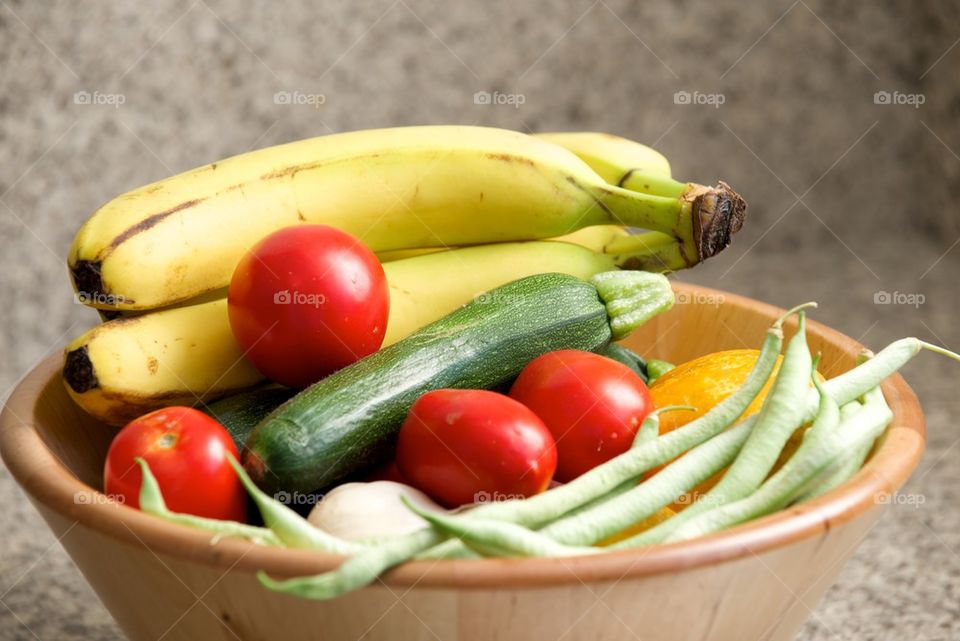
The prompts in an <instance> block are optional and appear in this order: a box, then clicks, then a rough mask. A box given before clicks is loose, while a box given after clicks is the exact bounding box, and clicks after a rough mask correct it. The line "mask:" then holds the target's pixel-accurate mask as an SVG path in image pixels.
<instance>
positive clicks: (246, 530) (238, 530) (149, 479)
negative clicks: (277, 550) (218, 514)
mask: <svg viewBox="0 0 960 641" xmlns="http://www.w3.org/2000/svg"><path fill="white" fill-rule="evenodd" d="M135 460H136V462H137V464H138V465H139V466H140V471H141V477H142V479H143V480H142V481H141V483H140V495H139V503H140V510H141V511H142V512H144V513H146V514H151V515H153V516H157V517H160V518H162V519H164V520H165V521H170V522H172V523H179V524H180V525H188V526H190V527H193V528H198V529H201V530H206V531H208V532H212V533H213V534H215V535H217V537H221V536H231V537H239V538H244V539H248V540H250V541H253V542H254V543H262V544H264V545H282V543H281V542H280V539H279V538H277V535H276V534H274V533H273V532H272V531H270V530H269V529H267V528H264V527H256V526H253V525H247V524H246V523H237V522H236V521H222V520H220V519H208V518H205V517H202V516H194V515H192V514H181V513H179V512H171V511H170V510H169V509H168V508H167V504H166V502H165V501H164V500H163V494H162V493H161V492H160V486H159V484H158V483H157V479H156V477H155V476H154V475H153V472H151V471H150V466H149V465H148V464H147V462H146V461H145V460H143V459H142V458H140V457H137V458H136V459H135Z"/></svg>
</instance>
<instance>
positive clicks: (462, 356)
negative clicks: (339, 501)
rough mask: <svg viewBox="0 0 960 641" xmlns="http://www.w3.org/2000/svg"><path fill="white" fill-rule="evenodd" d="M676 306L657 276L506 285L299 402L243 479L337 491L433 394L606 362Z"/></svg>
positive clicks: (276, 425) (611, 275) (275, 423)
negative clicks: (556, 364)
mask: <svg viewBox="0 0 960 641" xmlns="http://www.w3.org/2000/svg"><path fill="white" fill-rule="evenodd" d="M672 304H673V292H672V290H671V289H670V284H669V282H668V281H667V279H666V278H665V277H663V276H662V275H659V274H651V273H647V272H605V273H602V274H598V275H596V276H595V277H594V278H593V279H591V281H590V282H589V283H587V282H584V281H582V280H579V279H577V278H575V277H573V276H568V275H565V274H538V275H535V276H530V277H527V278H523V279H520V280H517V281H514V282H512V283H508V284H507V285H504V286H502V287H498V288H496V289H494V290H491V291H490V292H489V293H488V295H487V296H485V297H483V298H482V299H477V300H475V301H474V302H471V303H469V304H467V305H465V306H463V307H461V308H460V309H458V310H456V311H454V312H452V313H451V314H449V315H447V316H445V317H443V318H441V319H440V320H437V321H435V322H433V323H431V324H429V325H427V326H426V327H424V328H422V329H421V330H419V331H417V332H415V333H413V334H411V335H410V336H409V337H407V338H405V339H404V340H402V341H400V342H398V343H395V344H393V345H391V346H389V347H386V348H384V349H382V350H380V351H379V352H376V353H374V354H372V355H370V356H368V357H366V358H364V359H362V360H360V361H358V362H356V363H354V364H353V365H350V366H348V367H345V368H344V369H342V370H340V371H338V372H336V373H334V374H332V375H330V376H328V377H327V378H325V379H323V380H321V381H319V382H318V383H316V384H314V385H313V386H311V387H309V388H307V389H306V390H304V391H302V392H300V393H299V394H297V395H296V396H294V397H293V398H292V399H290V400H289V401H287V402H286V403H284V404H283V405H282V406H280V407H279V408H277V409H276V410H275V411H274V412H272V413H271V414H270V415H269V416H267V417H266V418H265V419H264V420H263V422H261V423H260V424H259V425H257V427H256V428H255V429H254V430H253V433H252V434H251V435H250V438H249V439H248V440H247V443H246V448H245V450H244V457H243V458H244V467H245V468H246V469H247V471H248V473H249V474H250V476H251V477H252V478H253V479H254V480H255V481H256V482H257V483H258V484H259V485H261V486H263V487H265V488H268V489H271V490H286V491H289V492H312V491H314V490H317V489H320V488H323V487H326V486H329V485H330V484H332V483H334V482H336V481H338V480H340V479H342V478H344V477H346V476H347V475H349V474H350V473H352V472H356V471H359V470H362V469H365V468H368V467H371V466H373V465H376V464H377V463H380V462H383V461H384V460H386V458H387V457H388V456H389V455H390V452H391V451H392V448H393V445H394V441H395V437H396V434H397V431H398V430H399V428H400V425H401V423H402V422H403V419H404V418H405V417H406V415H407V412H408V410H409V409H410V406H411V405H413V402H414V401H415V400H417V398H419V397H420V396H421V395H422V394H424V393H425V392H428V391H430V390H434V389H441V388H461V389H473V388H476V389H489V388H492V387H496V386H497V385H500V384H502V383H504V382H506V381H509V380H510V379H512V378H513V377H515V376H516V375H517V374H518V373H519V372H520V370H521V369H523V367H524V366H525V365H526V364H527V363H528V362H529V361H531V360H533V359H534V358H536V357H537V356H540V355H542V354H545V353H547V352H551V351H554V350H558V349H582V350H588V351H598V350H600V349H603V348H604V347H606V346H607V344H609V343H610V341H611V340H612V339H619V338H622V337H623V336H624V335H626V334H628V333H629V332H630V331H632V330H633V329H634V328H635V327H637V326H639V325H640V324H642V323H643V322H645V321H646V320H647V319H649V318H650V317H651V316H653V315H655V314H657V313H660V312H661V311H664V310H665V309H668V308H669V307H670V306H671V305H672Z"/></svg>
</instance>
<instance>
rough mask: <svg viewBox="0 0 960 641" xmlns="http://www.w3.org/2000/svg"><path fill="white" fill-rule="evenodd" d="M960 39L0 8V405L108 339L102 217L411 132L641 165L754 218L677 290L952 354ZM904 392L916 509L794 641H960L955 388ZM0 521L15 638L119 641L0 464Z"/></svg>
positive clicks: (666, 6)
mask: <svg viewBox="0 0 960 641" xmlns="http://www.w3.org/2000/svg"><path fill="white" fill-rule="evenodd" d="M958 18H960V5H958V3H957V2H933V1H928V2H893V3H852V2H847V3H830V2H826V1H820V0H795V1H793V0H774V1H771V2H765V3H762V4H751V5H747V4H744V3H739V2H734V1H733V0H724V1H719V2H717V1H714V2H710V1H708V0H702V1H697V2H693V1H683V2H680V1H677V2H645V3H639V2H629V1H626V0H596V1H593V0H576V1H568V2H564V3H559V2H548V1H547V0H529V1H527V2H513V1H510V0H498V1H495V2H484V3H479V2H478V3H450V2H442V1H440V0H393V1H391V0H377V1H362V2H350V3H346V2H343V3H334V2H313V3H308V2H303V1H302V0H299V1H298V0H288V1H285V2H260V3H244V2H240V0H176V1H170V0H164V1H160V2H123V3H120V2H113V3H108V2H103V1H101V0H62V1H59V2H43V3H40V2H28V1H26V0H0V150H2V154H0V156H2V162H0V255H2V256H3V262H4V269H3V273H2V276H0V301H2V304H0V354H2V356H3V358H2V359H0V391H2V390H9V388H10V387H11V386H12V385H13V384H14V383H15V381H16V380H17V379H18V378H19V377H20V376H21V375H22V374H23V373H24V372H26V371H27V370H28V369H29V368H30V367H32V366H33V365H34V364H35V363H36V362H37V361H38V360H40V359H41V358H43V357H44V356H45V355H46V354H48V353H50V352H51V351H54V350H57V349H59V348H60V347H61V346H62V345H63V343H64V342H65V341H66V340H67V339H68V338H69V337H72V336H73V335H76V334H77V333H79V332H80V331H81V330H82V329H83V328H84V327H86V326H88V325H90V324H92V323H93V322H94V321H95V317H94V316H93V314H92V313H90V312H89V311H87V310H85V309H83V308H82V307H80V306H77V305H74V304H73V303H72V297H71V291H70V288H69V286H68V282H67V278H66V272H65V268H64V255H65V253H66V250H67V247H68V244H69V242H70V239H71V237H72V235H73V234H74V232H75V231H76V229H77V228H78V226H79V225H80V224H81V222H82V221H83V220H84V218H85V217H86V216H87V215H88V214H89V213H90V212H91V211H92V210H93V209H94V208H95V207H96V206H97V205H99V204H100V203H102V202H103V201H105V200H107V199H109V198H110V197H112V196H114V195H116V194H118V193H120V192H123V191H125V190H127V189H130V188H132V187H135V186H138V185H140V184H142V183H145V182H148V181H152V180H155V179H158V178H161V177H163V176H166V175H168V174H171V173H175V172H178V171H181V170H184V169H188V168H190V167H193V166H196V165H199V164H202V163H206V162H209V161H213V160H216V159H218V158H221V157H224V156H228V155H231V154H235V153H239V152H243V151H245V150H247V149H250V148H252V147H258V146H264V145H270V144H275V143H279V142H283V141H288V140H293V139H297V138H302V137H306V136H312V135H317V134H323V133H326V132H330V131H341V130H349V129H355V128H367V127H376V126H388V125H401V124H411V123H440V122H455V123H467V124H473V123H482V124H490V125H499V126H505V127H511V128H516V129H520V130H554V129H595V130H605V131H610V132H615V133H619V134H623V135H627V136H630V137H633V138H636V139H638V140H641V141H645V142H648V143H653V144H655V145H656V146H657V147H659V148H660V149H662V150H663V151H664V152H665V153H667V155H668V156H669V157H670V158H671V159H672V161H673V166H674V171H675V174H676V175H678V176H680V177H683V178H685V179H689V180H696V181H699V182H713V181H715V180H716V179H718V178H722V179H724V180H727V181H729V182H730V183H732V184H734V185H735V186H736V187H737V188H738V189H739V190H740V191H741V193H743V194H744V195H745V196H746V198H747V199H748V200H749V202H750V219H749V221H748V224H747V226H746V227H745V228H744V230H743V231H742V233H741V234H740V235H739V236H738V237H737V238H736V242H735V244H734V245H733V246H732V247H731V248H730V249H729V250H728V251H727V252H725V253H724V254H723V255H721V256H719V257H717V258H715V259H713V260H711V261H710V262H709V263H708V264H707V265H705V266H701V267H699V268H697V269H695V270H693V271H692V272H690V273H684V274H681V275H680V276H679V278H681V279H684V280H690V281H695V282H699V283H705V284H709V285H712V286H717V287H720V288H724V289H728V290H731V291H735V292H739V293H743V294H747V295H749V296H754V297H757V298H761V299H764V300H768V301H771V302H773V303H777V304H780V305H789V304H794V303H797V302H799V301H803V300H808V299H816V300H819V301H820V302H821V304H822V307H821V309H820V311H818V312H817V314H816V317H817V318H818V319H820V320H822V321H824V322H826V323H828V324H830V325H832V326H834V327H837V328H838V329H840V330H842V331H844V332H846V333H848V334H850V335H851V336H854V337H859V338H860V340H861V341H863V342H864V343H866V344H868V345H871V346H881V345H883V344H885V343H886V342H887V341H889V340H890V339H893V338H895V337H900V336H903V335H908V334H914V335H917V336H920V337H923V338H926V339H929V340H933V341H936V342H939V343H942V344H945V345H947V346H949V347H951V348H953V349H958V348H960V329H958V324H957V321H956V319H957V315H958V313H960V304H958V294H957V282H958V277H960V270H958V267H960V248H957V247H956V246H957V244H958V242H960V236H958V235H960V217H958V208H957V205H956V203H957V196H956V194H957V190H958V188H960V156H958V153H960V126H958V122H960V89H958V84H957V79H958V77H960V74H958V71H960V46H957V44H958V38H960V20H958ZM280 91H287V92H300V93H301V94H309V95H322V96H323V104H322V105H320V106H319V107H317V108H315V107H313V106H310V105H283V104H276V102H275V100H274V94H275V93H276V92H280ZM477 91H490V92H492V91H500V92H502V93H506V94H515V95H516V96H519V98H517V99H515V100H514V101H513V102H522V103H523V104H522V105H519V106H517V107H514V106H511V105H477V104H474V99H473V96H474V93H475V92H477ZM678 91H686V92H689V93H690V94H691V95H693V96H694V100H693V101H692V102H696V101H698V100H705V98H699V97H702V96H705V95H708V94H719V95H720V96H722V101H723V104H722V105H720V106H719V107H713V106H711V105H707V104H688V105H683V104H675V101H674V95H675V92H678ZM884 91H885V92H890V94H891V95H892V99H891V101H890V102H891V103H896V102H901V101H906V102H914V103H916V102H920V101H921V100H922V102H923V104H920V105H918V106H915V105H911V104H877V103H876V102H875V97H874V96H875V93H876V92H884ZM77 92H88V94H90V96H91V100H90V102H91V103H94V104H78V103H82V102H83V101H82V100H75V95H77ZM695 92H696V93H695ZM894 92H897V93H894ZM81 95H82V94H81ZM911 96H912V98H911ZM918 96H919V97H918ZM718 101H719V99H714V100H713V102H718ZM119 102H122V104H116V103H119ZM98 103H99V104H98ZM105 103H106V104H105ZM109 103H114V104H109ZM225 233H228V231H227V230H225ZM881 292H890V293H893V292H899V293H901V294H919V295H922V296H923V297H924V300H923V303H922V304H920V305H916V306H911V305H905V304H875V297H877V296H879V295H880V294H879V293H881ZM915 298H916V297H915ZM881 299H882V296H881ZM905 375H906V377H907V379H908V380H909V381H910V382H911V383H912V384H913V385H914V386H915V388H916V390H917V392H918V393H919V395H920V398H921V400H922V401H923V404H924V407H925V409H926V411H927V416H928V421H929V432H930V446H929V451H928V453H927V455H926V457H925V459H924V461H923V463H922V464H921V468H920V470H919V471H918V472H917V473H916V474H915V475H914V477H913V479H912V480H911V481H910V483H909V484H908V486H907V487H906V488H905V490H904V491H905V492H907V493H908V494H909V495H912V496H914V497H923V500H924V503H923V504H922V505H921V506H919V507H912V506H905V505H903V506H895V507H893V508H891V509H890V510H888V512H887V515H886V516H885V517H884V518H883V519H882V520H881V522H880V523H879V524H878V525H877V527H876V528H875V529H874V530H873V531H872V532H871V533H870V535H869V537H868V538H867V539H866V540H865V541H864V543H863V545H862V546H861V547H860V549H859V551H858V552H857V554H856V556H855V557H854V559H853V560H852V561H851V562H850V564H849V565H848V566H847V567H846V568H845V569H844V571H843V573H842V575H841V577H840V580H839V582H838V583H837V584H836V585H835V586H834V587H833V588H832V589H831V590H830V592H829V593H828V595H827V597H826V599H825V600H824V601H823V602H822V603H821V604H820V605H819V606H818V607H817V609H816V610H815V611H814V612H812V613H811V616H810V620H809V623H808V625H807V626H806V627H805V629H804V630H803V632H802V634H801V637H800V638H802V639H804V640H805V641H825V640H827V639H831V640H833V639H857V640H859V641H867V640H871V639H875V640H891V641H894V640H895V641H900V640H902V639H905V638H909V639H917V640H933V639H944V640H946V639H954V640H955V639H958V638H960V594H958V592H957V590H958V586H960V556H958V554H960V504H958V501H960V489H958V488H960V448H958V447H957V443H958V437H960V433H958V432H957V422H956V417H957V416H958V415H960V393H958V392H960V389H958V387H960V386H958V383H957V381H958V380H960V378H958V375H960V370H958V368H957V365H956V364H955V363H951V362H948V361H946V360H945V359H939V358H936V357H933V356H930V355H923V356H922V357H920V358H919V359H918V360H917V361H916V362H914V363H912V364H911V365H910V366H908V367H907V368H906V371H905ZM0 514H2V515H3V518H2V521H3V523H4V525H5V528H4V536H3V540H2V542H0V551H2V552H0V639H43V640H48V639H57V640H61V641H69V640H74V639H77V640H79V639H83V640H85V641H92V640H95V639H117V638H119V637H120V633H119V631H118V629H117V628H116V626H115V625H114V623H113V622H112V621H111V619H110V617H109V615H108V614H107V612H106V611H105V610H104V609H103V608H102V606H101V605H100V604H99V602H98V601H97V600H96V598H95V596H94V595H93V593H92V592H91V591H90V589H89V588H88V587H87V586H86V584H85V583H84V581H83V579H82V578H81V576H80V574H79V573H78V572H77V570H76V569H75V568H74V566H73V565H72V564H71V563H70V561H69V560H68V559H67V557H66V556H65V554H64V553H63V551H62V549H61V548H60V547H59V545H58V543H57V542H56V541H55V540H54V539H53V537H52V536H51V535H50V534H49V533H48V532H47V530H46V528H45V526H44V525H43V523H42V522H41V520H40V518H39V517H38V516H37V514H36V513H35V512H34V511H33V509H32V508H31V507H30V506H29V505H28V503H27V501H26V500H25V498H24V497H23V495H22V493H21V492H20V491H19V489H17V488H16V486H15V485H14V483H13V481H12V480H11V479H10V476H9V474H8V473H7V472H6V470H5V469H2V468H0ZM105 562H106V560H105ZM695 608H696V604H691V609H692V610H693V609H695Z"/></svg>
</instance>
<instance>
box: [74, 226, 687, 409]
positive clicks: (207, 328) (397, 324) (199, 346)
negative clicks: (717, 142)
mask: <svg viewBox="0 0 960 641" xmlns="http://www.w3.org/2000/svg"><path fill="white" fill-rule="evenodd" d="M671 244H672V247H673V250H674V251H673V253H672V254H671V253H670V252H664V251H663V249H662V245H666V246H670V245H671ZM615 246H616V248H617V253H616V254H604V253H600V252H596V251H591V250H589V249H587V248H585V247H582V246H580V245H576V244H572V243H565V242H553V241H533V242H526V243H503V244H496V245H481V246H477V247H468V248H464V249H456V250H451V251H447V252H439V253H434V254H428V255H425V256H419V257H416V258H409V259H406V260H398V261H394V262H389V263H386V264H385V265H384V271H385V272H386V275H387V281H388V283H389V285H390V317H389V321H388V324H387V334H386V337H385V344H391V343H393V342H396V341H397V340H399V339H401V338H403V337H404V336H407V335H408V334H410V333H411V332H413V331H415V330H416V329H418V328H420V327H422V326H423V325H425V324H427V323H429V322H431V321H433V320H436V319H437V318H440V317H441V316H443V315H445V314H447V313H449V312H451V311H453V310H454V309H456V308H457V307H459V306H461V305H463V304H464V303H466V302H468V301H470V300H471V299H472V298H473V297H475V296H477V295H479V294H481V293H483V292H486V291H487V290H489V289H492V288H494V287H497V286H499V285H502V284H504V283H507V282H510V281H512V280H516V279H517V278H522V277H524V276H529V275H532V274H537V273H541V272H551V271H552V272H564V273H567V274H572V275H574V276H578V277H581V278H588V277H590V276H592V275H593V274H595V273H598V272H602V271H607V270H610V269H615V268H617V267H619V266H622V267H634V266H642V267H645V268H649V269H650V270H651V271H672V270H675V269H682V268H683V267H685V266H686V263H685V262H684V260H683V259H682V257H680V255H679V251H678V250H679V244H678V243H677V242H676V240H674V239H672V238H671V237H670V236H667V235H665V234H662V233H658V232H650V233H647V234H640V235H637V236H621V237H620V239H619V240H617V241H615ZM661 254H663V257H665V258H666V259H667V260H674V261H675V262H673V263H666V262H662V259H661ZM63 376H64V380H65V382H66V384H67V389H68V391H69V392H70V394H71V396H72V397H73V398H74V400H76V402H77V403H78V404H79V405H80V406H81V407H83V408H84V409H85V410H86V411H87V412H89V413H90V414H92V415H93V416H95V417H97V418H99V419H101V420H103V421H106V422H108V423H111V424H122V423H124V422H126V421H128V420H130V419H132V418H135V417H136V416H139V415H140V414H143V413H145V412H147V411H150V410H152V409H156V408H157V407H162V406H164V405H173V404H188V405H193V404H196V403H198V402H202V401H207V400H211V399H213V398H216V397H219V396H223V395H225V394H227V393H230V392H232V391H236V390H240V389H243V388H246V387H250V386H252V385H254V384H256V383H258V382H260V381H261V380H262V376H261V375H260V373H259V372H258V371H257V370H256V368H254V367H253V365H252V364H251V363H250V362H249V361H248V360H247V359H246V358H244V356H243V350H242V349H241V347H240V346H239V345H238V344H237V342H236V341H235V340H234V338H233V333H232V332H231V330H230V323H229V320H228V317H227V308H226V300H225V299H222V298H221V299H217V300H213V301H209V302H204V303H199V304H196V305H188V306H182V307H171V308H169V309H165V310H160V311H154V312H151V313H147V314H142V315H139V316H133V317H125V318H119V319H116V320H112V321H109V322H107V323H104V324H102V325H99V326H97V327H95V328H93V329H91V330H90V331H88V332H86V333H85V334H83V335H82V336H80V337H78V338H77V339H76V340H74V341H73V342H72V343H70V345H68V346H67V350H66V363H65V365H64V370H63Z"/></svg>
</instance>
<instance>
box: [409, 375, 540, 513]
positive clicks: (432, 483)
mask: <svg viewBox="0 0 960 641" xmlns="http://www.w3.org/2000/svg"><path fill="white" fill-rule="evenodd" d="M397 464H398V466H399V467H400V471H401V473H402V474H403V476H404V477H405V478H407V479H409V481H410V483H412V484H413V485H414V486H416V487H418V488H420V489H421V490H423V491H424V492H426V493H427V494H429V495H430V496H431V497H432V498H433V499H435V500H436V501H438V502H440V503H443V504H444V505H446V506H448V507H456V506H458V505H465V504H467V503H483V502H487V501H497V500H504V499H509V498H522V497H527V496H532V495H534V494H538V493H540V492H543V491H544V490H545V489H547V486H548V485H549V484H550V479H551V478H552V477H553V472H554V470H555V469H556V467H557V450H556V447H555V445H554V442H553V437H552V436H551V435H550V431H549V430H547V428H546V427H545V426H544V425H543V422H542V421H541V420H540V419H539V418H537V416H536V415H535V414H534V413H533V412H531V411H530V410H528V409H527V408H526V407H524V406H523V405H521V404H520V403H518V402H516V401H514V400H512V399H510V398H508V397H506V396H504V395H502V394H497V393H495V392H487V391H483V390H454V389H445V390H435V391H432V392H427V393H426V394H424V395H423V396H421V397H420V398H419V399H417V402H416V403H414V404H413V407H412V408H411V409H410V414H408V415H407V419H406V420H405V421H404V423H403V427H401V429H400V437H399V441H398V443H397Z"/></svg>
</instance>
